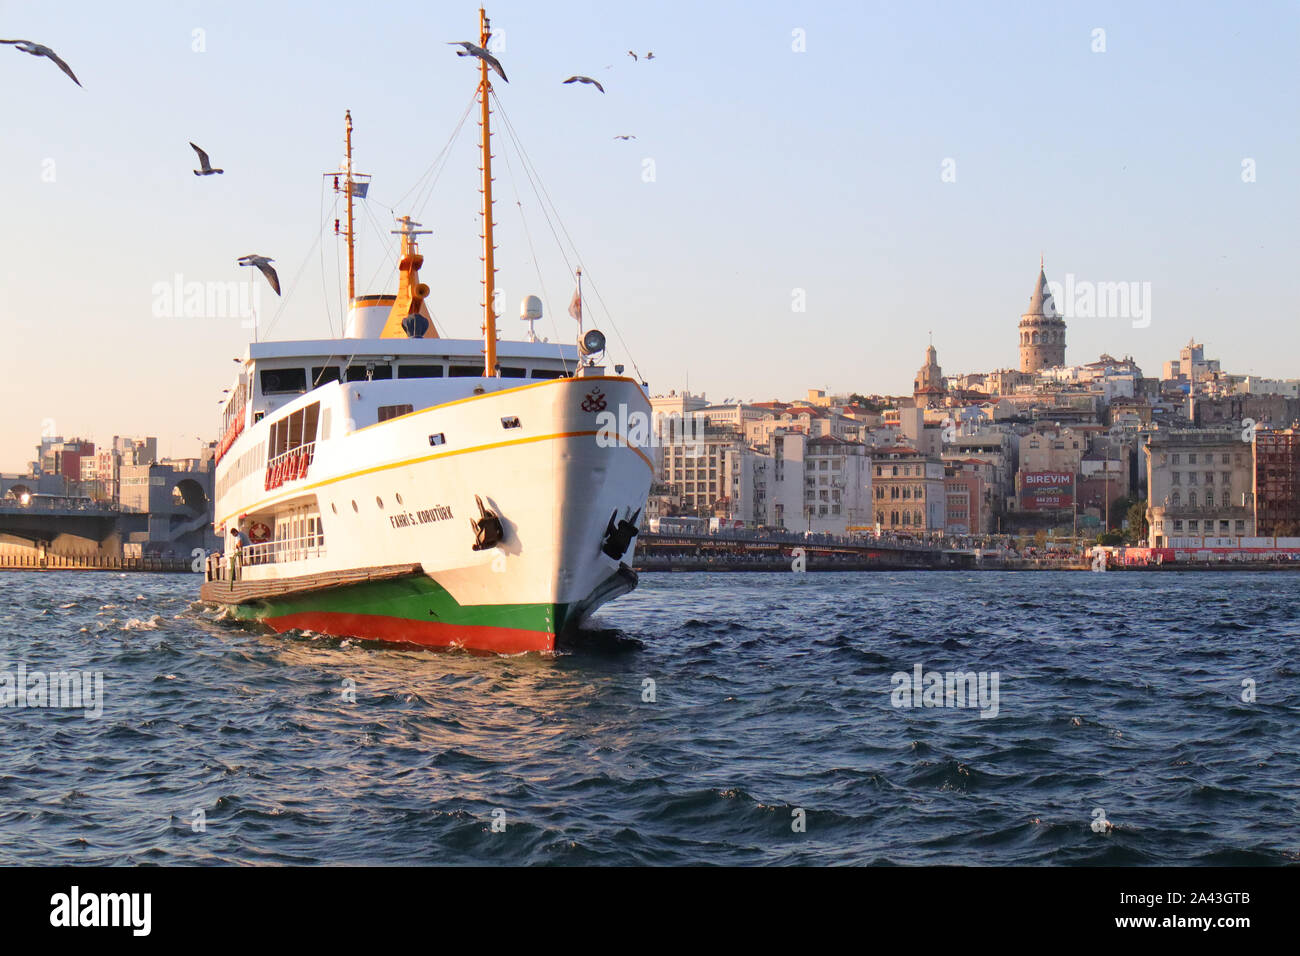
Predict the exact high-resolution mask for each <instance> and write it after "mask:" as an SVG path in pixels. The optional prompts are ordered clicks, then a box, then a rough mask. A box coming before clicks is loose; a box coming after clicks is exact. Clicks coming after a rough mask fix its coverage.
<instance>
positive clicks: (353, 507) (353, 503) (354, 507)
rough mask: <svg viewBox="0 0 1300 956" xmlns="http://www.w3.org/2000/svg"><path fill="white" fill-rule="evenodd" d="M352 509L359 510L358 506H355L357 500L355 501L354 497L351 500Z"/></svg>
mask: <svg viewBox="0 0 1300 956" xmlns="http://www.w3.org/2000/svg"><path fill="white" fill-rule="evenodd" d="M352 510H353V511H359V510H360V509H359V508H357V502H356V500H355V499H353V501H352Z"/></svg>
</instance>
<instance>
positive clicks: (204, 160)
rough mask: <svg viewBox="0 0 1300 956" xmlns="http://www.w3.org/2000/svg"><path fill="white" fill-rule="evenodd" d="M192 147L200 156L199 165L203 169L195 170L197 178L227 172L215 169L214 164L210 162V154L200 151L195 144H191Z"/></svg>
mask: <svg viewBox="0 0 1300 956" xmlns="http://www.w3.org/2000/svg"><path fill="white" fill-rule="evenodd" d="M190 146H192V147H193V148H194V152H196V153H198V154H199V165H200V166H201V167H203V168H202V169H196V170H194V175H195V176H215V175H217V174H219V173H224V172H225V170H224V169H213V168H212V164H211V163H210V162H208V154H207V153H205V152H204V151H203V150H201V149H199V148H198V147H197V146H195V145H194V144H193V143H190Z"/></svg>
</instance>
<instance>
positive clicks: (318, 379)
mask: <svg viewBox="0 0 1300 956" xmlns="http://www.w3.org/2000/svg"><path fill="white" fill-rule="evenodd" d="M339 380H340V375H339V368H338V366H337V365H327V366H325V367H324V368H313V369H312V370H311V387H312V388H320V387H321V386H322V385H324V384H325V383H327V382H337V381H339Z"/></svg>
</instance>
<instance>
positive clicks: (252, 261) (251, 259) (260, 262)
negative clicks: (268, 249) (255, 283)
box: [239, 255, 280, 295]
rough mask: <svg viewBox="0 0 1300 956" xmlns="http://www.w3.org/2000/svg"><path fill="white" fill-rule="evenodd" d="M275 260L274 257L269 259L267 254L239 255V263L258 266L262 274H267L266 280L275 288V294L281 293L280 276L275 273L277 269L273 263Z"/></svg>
mask: <svg viewBox="0 0 1300 956" xmlns="http://www.w3.org/2000/svg"><path fill="white" fill-rule="evenodd" d="M274 261H275V260H274V259H268V258H267V257H266V256H259V255H251V256H240V257H239V264H240V265H241V266H257V268H258V269H260V270H261V271H262V275H264V276H266V281H267V282H269V283H271V288H272V289H274V290H275V294H276V295H279V294H280V277H279V276H278V275H276V274H275V269H274V268H273V267H272V265H271V263H272V262H274Z"/></svg>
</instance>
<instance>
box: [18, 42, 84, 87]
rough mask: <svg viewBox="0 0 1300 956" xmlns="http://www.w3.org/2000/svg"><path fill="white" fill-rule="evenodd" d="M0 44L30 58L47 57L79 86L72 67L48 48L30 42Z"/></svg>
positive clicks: (79, 83)
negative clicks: (16, 49) (28, 55)
mask: <svg viewBox="0 0 1300 956" xmlns="http://www.w3.org/2000/svg"><path fill="white" fill-rule="evenodd" d="M0 43H8V44H10V45H12V46H15V47H17V48H18V49H19V50H22V51H23V52H24V53H30V54H31V55H32V56H43V57H48V58H49V59H51V60H53V61H54V65H55V66H57V67H58V68H59V69H60V70H62V71H63V72H64V73H66V74H68V78H69V79H71V80H72V82H73V83H76V84H77V85H78V86H81V80H79V79H77V75H76V74H75V73H73V72H72V67H70V66H68V64H66V63H64V62H63V58H62V57H60V56H59V55H58V54H57V53H55V52H54V51H53V50H51V49H50V48H49V47H47V46H44V45H43V44H40V43H33V42H32V41H31V40H0Z"/></svg>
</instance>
